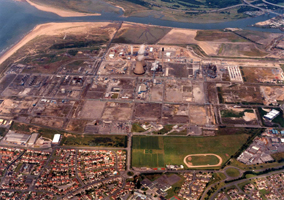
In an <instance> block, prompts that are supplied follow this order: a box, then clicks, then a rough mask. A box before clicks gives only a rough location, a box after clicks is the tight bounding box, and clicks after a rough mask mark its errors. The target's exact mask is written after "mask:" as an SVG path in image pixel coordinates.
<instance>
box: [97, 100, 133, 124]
mask: <svg viewBox="0 0 284 200" xmlns="http://www.w3.org/2000/svg"><path fill="white" fill-rule="evenodd" d="M131 114H132V104H126V103H125V104H118V103H108V105H107V107H106V108H105V110H104V113H103V116H102V119H104V120H119V121H126V120H130V119H131Z"/></svg>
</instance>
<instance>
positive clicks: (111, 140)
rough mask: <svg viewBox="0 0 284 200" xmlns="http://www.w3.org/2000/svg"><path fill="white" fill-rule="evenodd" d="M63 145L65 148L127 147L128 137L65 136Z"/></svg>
mask: <svg viewBox="0 0 284 200" xmlns="http://www.w3.org/2000/svg"><path fill="white" fill-rule="evenodd" d="M61 144H62V145H63V146H91V147H94V146H103V147H122V148H125V147H126V146H127V136H123V135H108V136H103V135H75V134H65V135H64V137H63V139H62V142H61Z"/></svg>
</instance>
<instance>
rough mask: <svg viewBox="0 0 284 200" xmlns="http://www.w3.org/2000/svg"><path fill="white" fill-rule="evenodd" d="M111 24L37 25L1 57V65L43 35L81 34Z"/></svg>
mask: <svg viewBox="0 0 284 200" xmlns="http://www.w3.org/2000/svg"><path fill="white" fill-rule="evenodd" d="M108 24H109V22H71V23H47V24H40V25H37V26H36V27H35V28H34V29H33V30H32V31H31V32H30V33H28V34H27V35H26V36H25V37H24V38H23V39H21V41H20V42H18V43H17V44H15V45H14V46H13V47H11V48H10V49H9V50H8V51H6V52H5V53H4V54H3V55H2V56H1V57H0V65H1V64H2V63H3V62H4V61H5V60H7V59H8V58H9V57H10V56H12V55H13V54H14V53H15V52H17V51H18V50H19V49H20V48H21V47H23V46H24V45H25V44H27V43H28V42H29V41H31V40H32V39H34V38H36V37H38V36H41V35H60V34H64V33H66V32H67V33H70V32H72V33H80V32H82V31H86V30H87V29H88V28H90V27H101V26H107V25H108Z"/></svg>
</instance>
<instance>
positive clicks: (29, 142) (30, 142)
mask: <svg viewBox="0 0 284 200" xmlns="http://www.w3.org/2000/svg"><path fill="white" fill-rule="evenodd" d="M37 137H38V133H33V134H32V135H31V138H30V140H29V141H28V143H27V144H28V145H29V146H32V145H34V144H35V142H36V139H37Z"/></svg>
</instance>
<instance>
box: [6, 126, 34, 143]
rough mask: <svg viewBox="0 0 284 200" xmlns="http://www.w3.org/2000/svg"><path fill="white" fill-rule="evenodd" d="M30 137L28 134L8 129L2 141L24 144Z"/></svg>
mask: <svg viewBox="0 0 284 200" xmlns="http://www.w3.org/2000/svg"><path fill="white" fill-rule="evenodd" d="M29 139H30V135H26V134H21V133H15V131H11V130H9V132H8V133H7V135H6V136H5V137H4V138H3V140H2V141H3V142H8V143H12V144H21V145H25V144H26V143H27V142H28V140H29Z"/></svg>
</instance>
